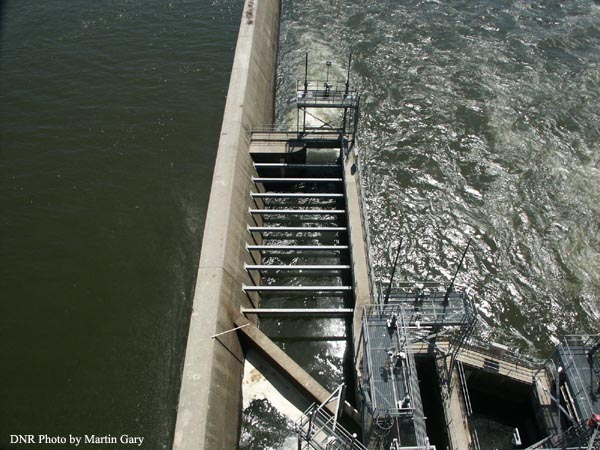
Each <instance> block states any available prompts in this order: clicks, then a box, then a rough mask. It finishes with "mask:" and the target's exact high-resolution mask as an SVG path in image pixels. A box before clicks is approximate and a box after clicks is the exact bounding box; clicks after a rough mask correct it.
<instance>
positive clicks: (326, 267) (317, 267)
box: [244, 264, 350, 270]
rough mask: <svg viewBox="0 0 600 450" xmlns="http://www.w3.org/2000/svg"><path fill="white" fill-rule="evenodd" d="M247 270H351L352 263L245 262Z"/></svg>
mask: <svg viewBox="0 0 600 450" xmlns="http://www.w3.org/2000/svg"><path fill="white" fill-rule="evenodd" d="M244 269H246V270H349V269H350V265H344V264H337V265H336V264H329V265H327V264H312V265H293V264H280V265H275V264H244Z"/></svg>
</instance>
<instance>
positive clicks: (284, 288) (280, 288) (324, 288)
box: [242, 284, 352, 292]
mask: <svg viewBox="0 0 600 450" xmlns="http://www.w3.org/2000/svg"><path fill="white" fill-rule="evenodd" d="M242 290H243V291H244V292H350V291H351V290H352V286H246V285H245V284H244V285H243V286H242Z"/></svg>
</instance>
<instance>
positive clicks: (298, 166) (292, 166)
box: [254, 163, 342, 169]
mask: <svg viewBox="0 0 600 450" xmlns="http://www.w3.org/2000/svg"><path fill="white" fill-rule="evenodd" d="M254 167H256V168H257V169H260V168H271V167H277V168H278V167H287V168H290V169H305V168H306V169H339V168H341V167H342V166H341V165H340V164H311V163H307V164H295V163H254Z"/></svg>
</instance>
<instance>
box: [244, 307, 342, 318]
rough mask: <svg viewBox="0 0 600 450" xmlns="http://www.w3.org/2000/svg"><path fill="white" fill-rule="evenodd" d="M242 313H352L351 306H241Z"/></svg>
mask: <svg viewBox="0 0 600 450" xmlns="http://www.w3.org/2000/svg"><path fill="white" fill-rule="evenodd" d="M242 313H243V314H258V315H265V316H266V315H272V316H284V315H295V316H325V317H344V316H351V315H352V314H354V310H353V309H352V308H242Z"/></svg>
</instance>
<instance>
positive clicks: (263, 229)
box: [248, 226, 348, 233]
mask: <svg viewBox="0 0 600 450" xmlns="http://www.w3.org/2000/svg"><path fill="white" fill-rule="evenodd" d="M248 231H249V232H250V233H286V232H292V231H296V232H306V233H322V232H334V233H341V232H344V231H348V228H347V227H250V226H249V227H248Z"/></svg>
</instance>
